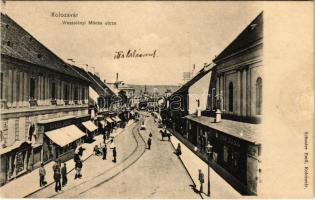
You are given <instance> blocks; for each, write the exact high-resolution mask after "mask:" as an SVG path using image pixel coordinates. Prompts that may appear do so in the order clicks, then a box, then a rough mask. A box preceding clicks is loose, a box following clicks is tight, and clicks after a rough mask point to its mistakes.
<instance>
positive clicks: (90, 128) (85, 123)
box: [82, 121, 97, 132]
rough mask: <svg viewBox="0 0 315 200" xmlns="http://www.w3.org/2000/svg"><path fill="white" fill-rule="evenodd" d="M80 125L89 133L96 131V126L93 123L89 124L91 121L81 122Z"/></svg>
mask: <svg viewBox="0 0 315 200" xmlns="http://www.w3.org/2000/svg"><path fill="white" fill-rule="evenodd" d="M82 124H83V126H84V127H85V128H87V129H88V130H89V131H90V132H93V131H95V130H96V129H97V126H96V125H95V124H94V123H93V122H91V121H86V122H83V123H82Z"/></svg>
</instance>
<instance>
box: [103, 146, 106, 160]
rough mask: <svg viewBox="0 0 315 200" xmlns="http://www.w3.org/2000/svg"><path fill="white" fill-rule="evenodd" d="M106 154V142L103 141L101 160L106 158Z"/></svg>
mask: <svg viewBox="0 0 315 200" xmlns="http://www.w3.org/2000/svg"><path fill="white" fill-rule="evenodd" d="M106 154H107V146H106V143H105V144H104V147H103V160H106Z"/></svg>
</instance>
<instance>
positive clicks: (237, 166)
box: [231, 152, 240, 171]
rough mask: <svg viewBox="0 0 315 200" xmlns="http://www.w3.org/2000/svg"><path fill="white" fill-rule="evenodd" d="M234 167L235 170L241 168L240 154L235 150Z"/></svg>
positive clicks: (233, 156) (233, 155) (233, 154)
mask: <svg viewBox="0 0 315 200" xmlns="http://www.w3.org/2000/svg"><path fill="white" fill-rule="evenodd" d="M231 159H232V167H233V169H234V170H235V171H238V169H239V159H240V155H239V153H238V152H233V153H232V157H231Z"/></svg>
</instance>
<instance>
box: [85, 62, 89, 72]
mask: <svg viewBox="0 0 315 200" xmlns="http://www.w3.org/2000/svg"><path fill="white" fill-rule="evenodd" d="M85 70H86V71H87V72H88V71H89V65H88V64H85Z"/></svg>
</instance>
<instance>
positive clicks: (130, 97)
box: [108, 73, 135, 106]
mask: <svg viewBox="0 0 315 200" xmlns="http://www.w3.org/2000/svg"><path fill="white" fill-rule="evenodd" d="M118 76H119V74H118V73H116V81H115V82H114V83H108V85H109V86H110V87H111V88H112V89H114V90H117V92H120V91H123V92H124V94H125V95H126V97H127V101H128V105H129V106H134V105H135V102H134V97H135V89H134V88H133V87H131V86H129V85H127V84H125V83H124V82H123V81H119V77H118Z"/></svg>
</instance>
